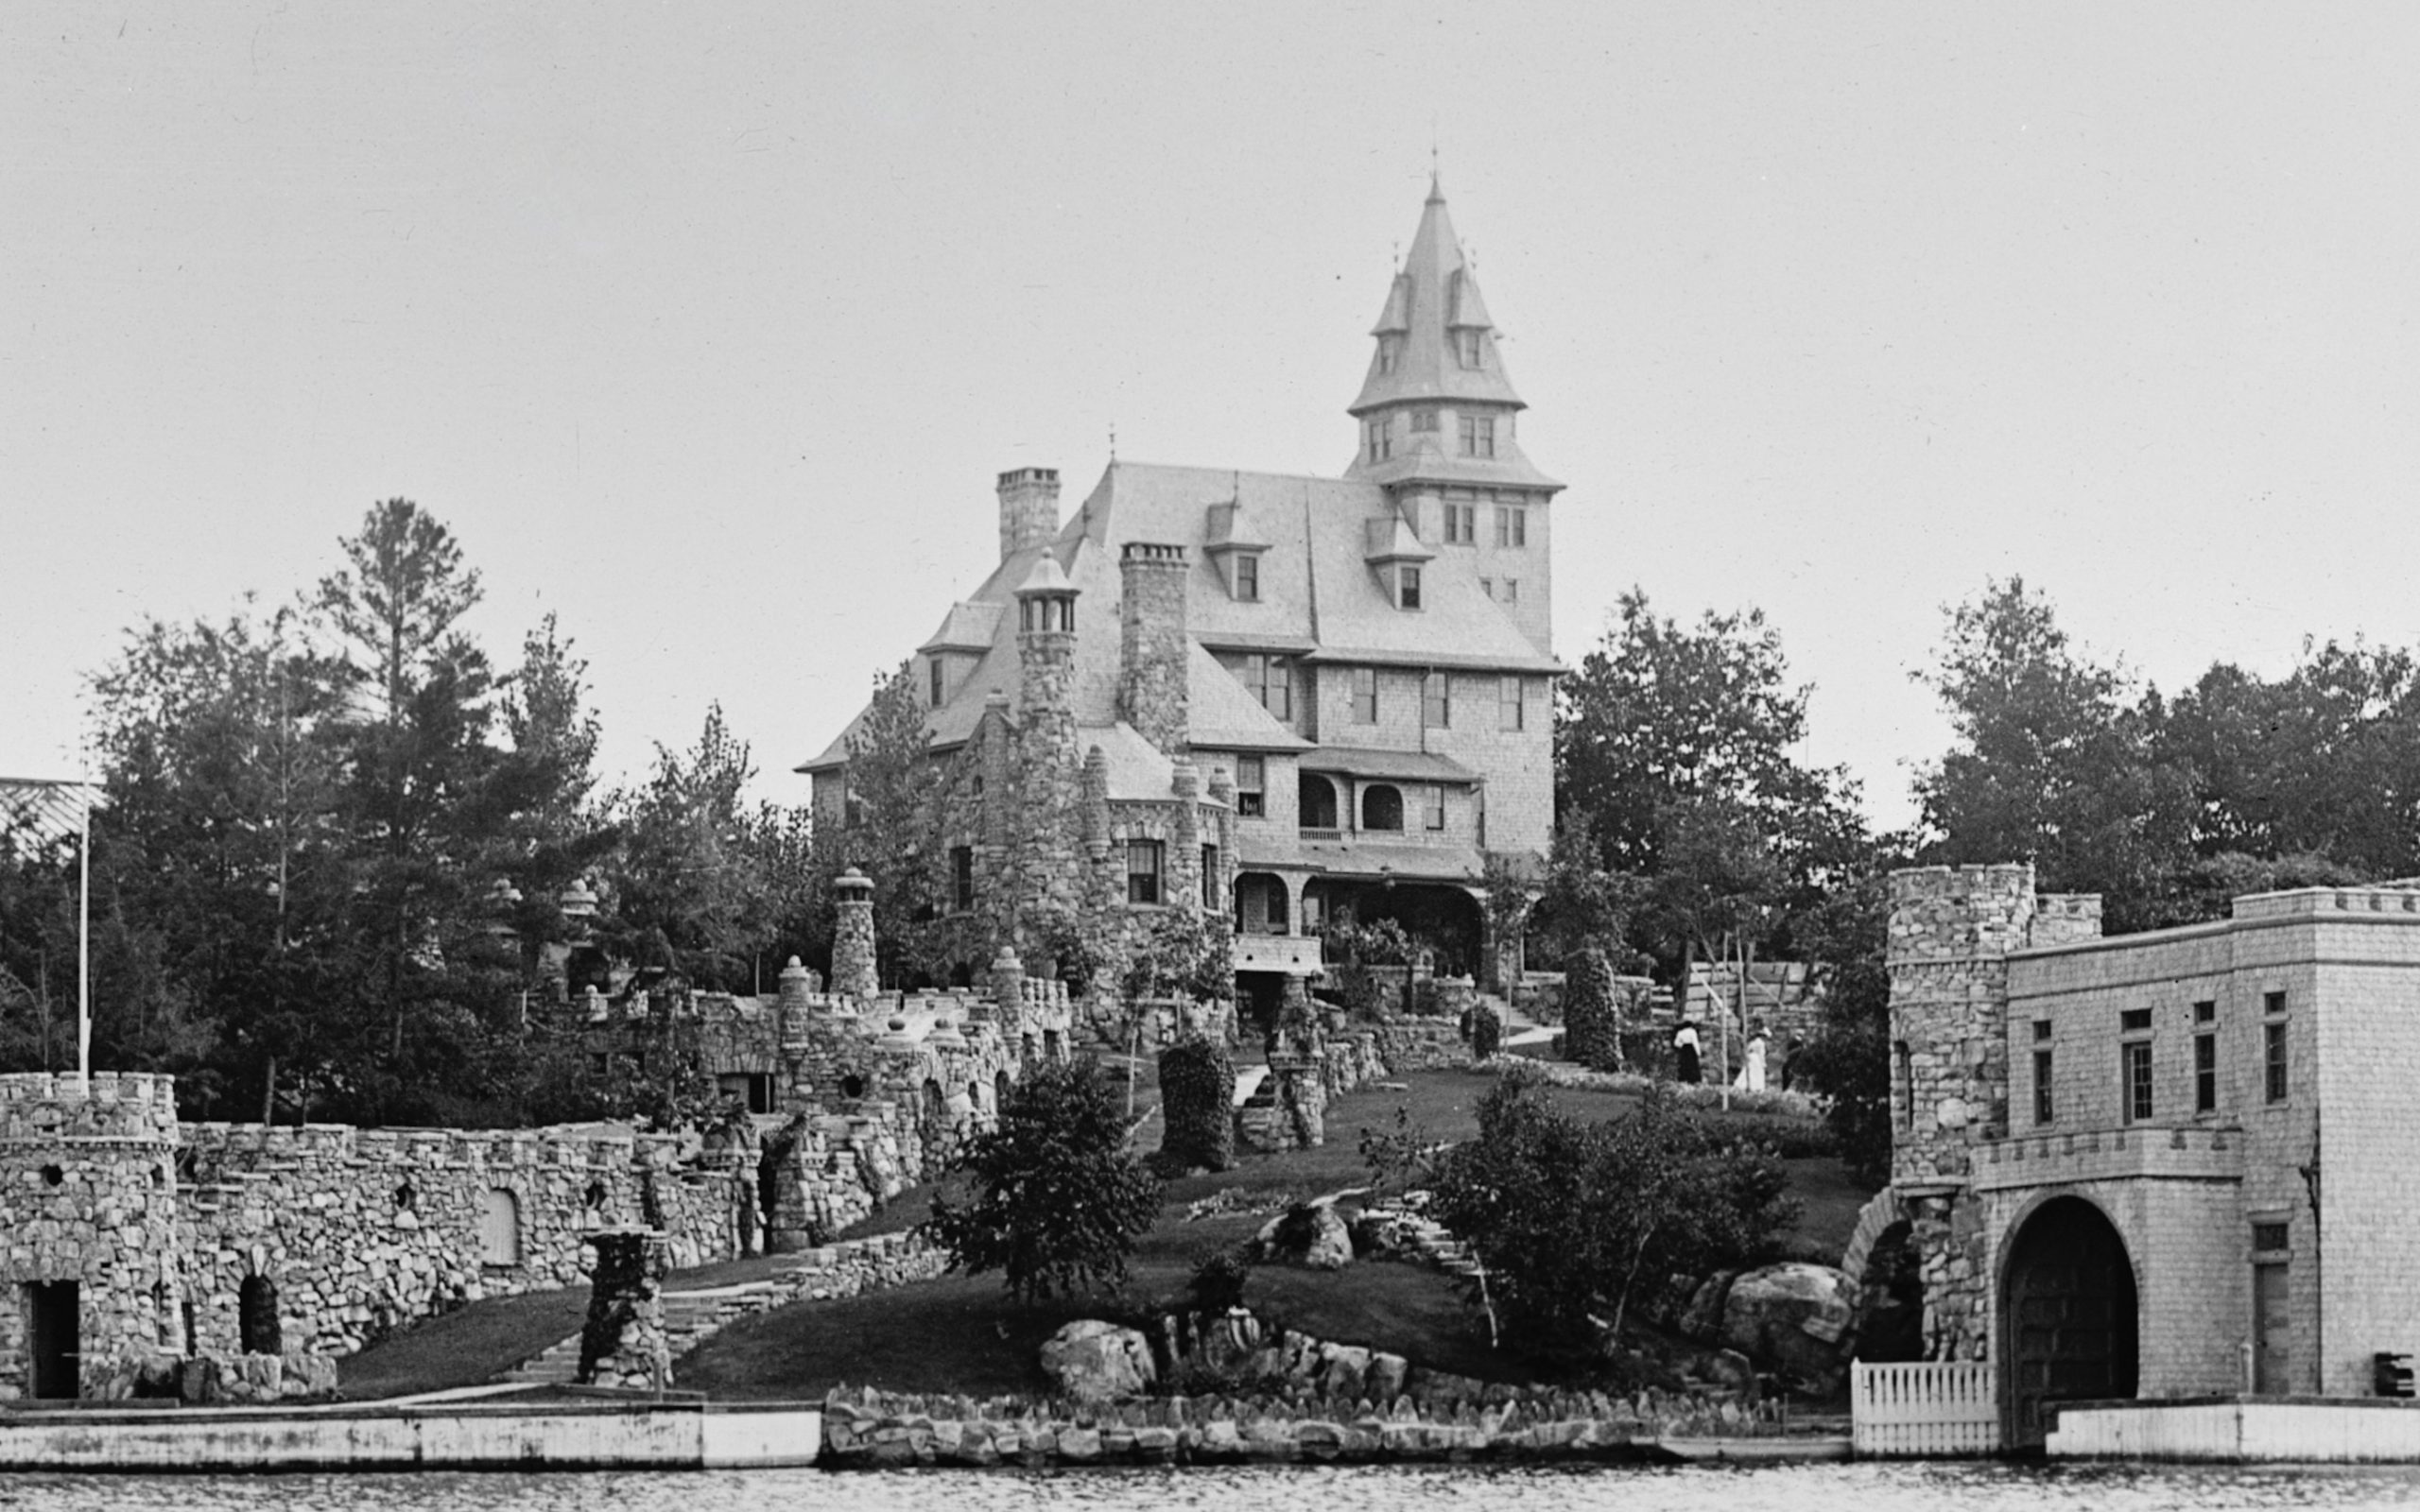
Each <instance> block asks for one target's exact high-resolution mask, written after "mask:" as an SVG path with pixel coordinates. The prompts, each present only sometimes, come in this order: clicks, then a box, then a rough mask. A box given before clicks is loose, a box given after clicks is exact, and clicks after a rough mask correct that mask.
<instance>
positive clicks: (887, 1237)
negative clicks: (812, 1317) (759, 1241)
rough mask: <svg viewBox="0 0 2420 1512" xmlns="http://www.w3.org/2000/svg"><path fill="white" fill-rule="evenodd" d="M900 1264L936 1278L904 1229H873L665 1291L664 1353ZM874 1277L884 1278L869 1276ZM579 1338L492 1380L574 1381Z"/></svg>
mask: <svg viewBox="0 0 2420 1512" xmlns="http://www.w3.org/2000/svg"><path fill="white" fill-rule="evenodd" d="M903 1269H904V1270H907V1271H910V1272H918V1273H921V1274H922V1275H930V1276H937V1275H939V1274H941V1269H942V1257H941V1256H940V1255H939V1253H938V1252H937V1251H933V1250H930V1249H927V1248H925V1247H924V1246H919V1245H916V1244H915V1243H913V1242H912V1241H911V1240H910V1239H909V1237H908V1235H907V1234H904V1233H896V1234H881V1235H877V1236H875V1237H873V1238H871V1239H856V1240H850V1241H848V1242H846V1243H843V1244H838V1245H826V1246H822V1247H821V1248H819V1249H803V1250H800V1251H799V1252H798V1253H797V1254H795V1255H790V1256H786V1257H783V1261H782V1263H780V1264H779V1266H778V1267H777V1268H776V1269H775V1270H774V1272H773V1273H772V1274H771V1275H769V1276H767V1277H764V1278H762V1279H760V1280H749V1281H735V1282H733V1283H731V1284H729V1285H724V1286H700V1287H692V1288H689V1289H687V1290H683V1291H666V1292H663V1293H661V1294H659V1297H658V1300H659V1302H660V1304H661V1306H662V1307H663V1310H664V1332H665V1336H666V1344H667V1345H668V1346H669V1349H670V1355H671V1358H673V1359H674V1360H678V1359H680V1358H681V1357H682V1356H683V1355H684V1354H686V1353H688V1352H689V1351H690V1350H691V1349H696V1348H697V1347H698V1346H699V1345H700V1344H703V1343H705V1342H706V1341H707V1340H708V1339H711V1338H713V1337H714V1336H715V1335H716V1334H717V1333H719V1332H722V1331H723V1330H724V1329H725V1328H728V1327H729V1326H731V1325H732V1324H733V1323H735V1322H737V1321H738V1320H740V1319H741V1318H745V1317H752V1316H754V1315H755V1314H759V1313H769V1312H771V1311H772V1310H773V1309H774V1308H777V1307H786V1306H787V1305H788V1304H790V1303H791V1302H795V1301H799V1300H801V1299H814V1300H821V1299H824V1298H826V1297H853V1296H856V1294H857V1293H858V1292H860V1291H865V1290H869V1289H871V1287H872V1286H873V1285H874V1284H885V1285H887V1284H891V1283H892V1282H891V1281H890V1280H889V1279H888V1278H889V1275H890V1273H895V1272H898V1271H901V1270H903ZM876 1275H880V1276H883V1277H884V1278H885V1279H883V1280H879V1281H877V1280H874V1279H873V1278H874V1276H876ZM579 1340H580V1336H579V1334H577V1333H575V1334H573V1335H572V1336H571V1337H570V1338H567V1339H564V1340H562V1342H560V1343H557V1344H551V1345H548V1346H547V1347H546V1348H545V1349H542V1350H540V1351H539V1352H538V1353H536V1354H534V1355H532V1356H530V1357H529V1358H528V1359H527V1360H524V1361H522V1362H521V1363H520V1364H519V1365H517V1366H513V1367H512V1368H511V1369H510V1370H508V1371H506V1372H505V1373H504V1374H502V1375H500V1376H498V1377H496V1378H495V1379H496V1380H497V1382H498V1383H511V1384H514V1385H526V1386H567V1385H571V1384H574V1383H576V1382H577V1380H578V1379H579Z"/></svg>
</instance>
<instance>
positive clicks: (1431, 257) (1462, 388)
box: [1352, 178, 1521, 415]
mask: <svg viewBox="0 0 2420 1512" xmlns="http://www.w3.org/2000/svg"><path fill="white" fill-rule="evenodd" d="M1462 327H1476V328H1478V329H1479V330H1488V329H1490V326H1489V321H1488V318H1487V305H1486V302H1485V301H1482V300H1481V299H1480V298H1479V295H1478V279H1477V278H1476V277H1474V276H1473V275H1472V273H1471V270H1470V268H1469V266H1468V265H1467V264H1466V263H1465V262H1464V261H1463V258H1462V243H1461V238H1460V237H1458V236H1456V235H1455V234H1454V223H1453V221H1452V219H1451V218H1449V217H1448V216H1447V215H1446V214H1445V194H1444V191H1443V190H1442V189H1440V188H1439V187H1438V186H1437V180H1435V179H1434V178H1431V179H1430V180H1428V202H1427V204H1426V205H1425V206H1423V207H1422V209H1421V213H1420V229H1419V230H1418V231H1417V232H1413V233H1412V237H1411V251H1410V252H1409V254H1408V255H1407V256H1406V257H1405V258H1404V260H1403V270H1402V271H1401V272H1399V273H1397V274H1396V275H1395V279H1394V283H1392V285H1391V286H1390V287H1389V288H1388V290H1387V304H1386V309H1385V311H1384V312H1383V313H1382V314H1381V315H1380V316H1379V317H1378V324H1377V326H1376V327H1375V328H1374V330H1373V332H1372V333H1371V334H1372V335H1386V334H1389V333H1396V334H1399V335H1401V336H1402V338H1403V342H1402V350H1401V351H1400V352H1397V353H1396V357H1395V365H1394V368H1393V370H1392V371H1389V372H1381V371H1379V370H1378V358H1377V356H1376V354H1374V353H1373V354H1372V356H1371V358H1370V372H1369V376H1368V377H1366V378H1364V379H1363V380H1362V381H1361V397H1360V398H1358V399H1357V400H1355V401H1354V402H1353V405H1352V412H1353V413H1354V414H1356V415H1358V414H1361V413H1362V412H1363V411H1365V410H1371V409H1375V408H1377V407H1378V406H1379V405H1381V404H1402V403H1405V402H1407V401H1411V400H1420V399H1438V400H1445V401H1447V402H1451V401H1453V400H1457V399H1469V400H1478V401H1481V402H1484V403H1487V404H1507V405H1510V406H1512V407H1513V408H1515V409H1518V408H1520V407H1521V396H1520V395H1518V394H1516V393H1514V392H1513V381H1512V380H1511V379H1509V378H1507V377H1506V376H1505V375H1504V364H1503V362H1502V361H1501V360H1500V359H1499V357H1498V354H1497V352H1496V350H1495V338H1494V337H1493V336H1492V335H1491V336H1489V337H1487V338H1485V339H1483V340H1482V341H1481V342H1480V348H1481V352H1480V360H1479V365H1478V367H1476V368H1465V367H1463V366H1462V361H1461V355H1460V354H1459V353H1458V352H1456V351H1455V350H1454V341H1453V337H1452V335H1450V333H1451V332H1452V331H1454V330H1457V329H1460V328H1462Z"/></svg>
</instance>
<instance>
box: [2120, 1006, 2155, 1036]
mask: <svg viewBox="0 0 2420 1512" xmlns="http://www.w3.org/2000/svg"><path fill="white" fill-rule="evenodd" d="M2151 1027H2152V1010H2151V1009H2149V1008H2127V1009H2124V1010H2122V1011H2120V1012H2119V1013H2118V1033H2119V1034H2149V1033H2150V1032H2151Z"/></svg>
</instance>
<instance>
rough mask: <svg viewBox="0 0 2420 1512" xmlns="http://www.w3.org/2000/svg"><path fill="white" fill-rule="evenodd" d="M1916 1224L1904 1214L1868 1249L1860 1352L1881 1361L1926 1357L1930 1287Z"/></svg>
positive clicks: (1861, 1302) (1860, 1315)
mask: <svg viewBox="0 0 2420 1512" xmlns="http://www.w3.org/2000/svg"><path fill="white" fill-rule="evenodd" d="M1913 1237H1914V1229H1913V1226H1911V1225H1910V1224H1909V1223H1908V1222H1907V1221H1906V1220H1905V1219H1902V1220H1900V1221H1899V1222H1897V1223H1894V1224H1893V1225H1892V1226H1891V1227H1890V1228H1888V1229H1883V1230H1882V1232H1881V1234H1880V1235H1879V1236H1878V1237H1877V1238H1876V1240H1875V1241H1874V1247H1873V1248H1871V1249H1869V1250H1867V1251H1866V1258H1865V1284H1864V1289H1863V1295H1862V1297H1860V1298H1859V1312H1858V1318H1859V1321H1858V1335H1857V1357H1858V1359H1860V1360H1866V1361H1873V1362H1880V1361H1893V1360H1921V1359H1923V1358H1924V1357H1925V1288H1924V1278H1923V1276H1922V1275H1921V1274H1920V1272H1919V1271H1918V1269H1917V1264H1916V1246H1915V1245H1914V1243H1913Z"/></svg>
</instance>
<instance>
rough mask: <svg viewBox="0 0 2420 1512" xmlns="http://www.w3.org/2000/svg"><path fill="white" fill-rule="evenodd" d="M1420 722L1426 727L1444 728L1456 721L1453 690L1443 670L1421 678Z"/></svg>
mask: <svg viewBox="0 0 2420 1512" xmlns="http://www.w3.org/2000/svg"><path fill="white" fill-rule="evenodd" d="M1420 723H1421V725H1422V727H1423V728H1424V729H1427V730H1444V729H1448V728H1450V727H1451V726H1452V725H1453V723H1454V700H1453V690H1452V689H1451V687H1450V686H1449V685H1448V684H1447V683H1446V681H1445V674H1443V672H1431V673H1428V674H1426V676H1424V677H1423V678H1422V679H1420Z"/></svg>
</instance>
